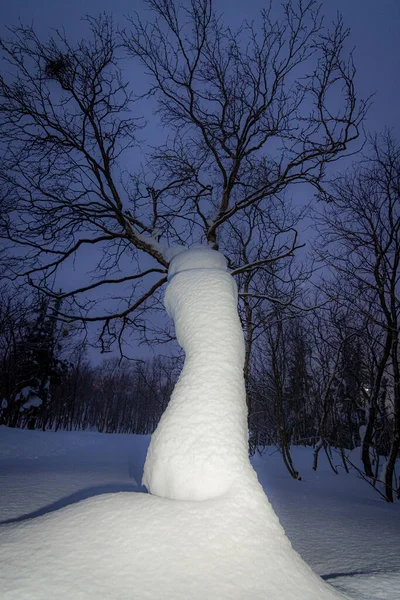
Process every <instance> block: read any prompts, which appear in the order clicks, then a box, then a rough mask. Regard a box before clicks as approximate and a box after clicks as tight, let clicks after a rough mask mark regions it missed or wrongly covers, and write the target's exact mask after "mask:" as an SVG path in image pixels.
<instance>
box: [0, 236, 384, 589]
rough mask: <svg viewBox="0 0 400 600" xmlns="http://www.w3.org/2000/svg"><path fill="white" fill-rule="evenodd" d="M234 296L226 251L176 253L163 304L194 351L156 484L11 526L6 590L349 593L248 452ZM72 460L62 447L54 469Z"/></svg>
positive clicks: (151, 458)
mask: <svg viewBox="0 0 400 600" xmlns="http://www.w3.org/2000/svg"><path fill="white" fill-rule="evenodd" d="M236 303H237V298H236V287H235V284H234V282H233V280H232V277H231V276H230V275H229V274H228V273H227V271H226V262H225V259H224V258H223V257H222V256H221V255H220V254H218V253H217V252H215V251H212V250H210V249H208V248H195V249H193V250H189V251H187V250H186V251H183V252H181V253H177V254H175V256H174V258H173V260H172V262H171V267H170V272H169V285H168V289H167V293H166V306H167V309H168V312H169V314H170V315H171V316H172V317H173V318H174V320H175V324H176V332H177V337H178V340H179V342H180V344H181V345H182V347H183V348H184V350H185V353H186V360H185V366H184V369H183V372H182V375H181V378H180V380H179V382H178V385H177V386H176V389H175V391H174V393H173V396H172V398H171V402H170V404H169V407H168V409H167V411H166V412H165V414H164V416H163V418H162V419H161V421H160V425H159V427H158V428H157V430H156V432H155V434H154V436H153V438H152V441H151V443H150V447H149V450H148V454H147V459H146V464H145V469H144V483H145V485H146V486H147V488H148V489H149V491H150V492H151V493H152V494H144V493H130V492H121V493H118V494H101V495H95V494H90V493H87V494H86V498H87V499H86V500H82V501H81V502H78V503H73V504H72V503H71V502H68V503H67V504H69V506H66V507H64V508H61V509H60V510H57V511H51V510H49V509H51V508H54V505H53V507H51V506H50V507H48V510H47V511H46V513H45V514H42V515H38V516H36V518H34V519H31V520H22V521H21V520H20V521H17V522H14V523H10V522H9V523H8V524H5V525H3V527H2V531H1V541H0V563H1V565H2V571H3V573H2V575H3V579H2V581H1V582H0V590H2V591H1V592H0V594H3V595H2V596H0V597H2V598H7V599H13V600H23V599H28V598H29V600H35V599H38V600H39V599H40V600H44V599H46V598H49V599H50V598H57V599H64V598H65V599H67V598H68V599H74V600H75V599H82V600H84V599H87V600H89V599H90V600H98V599H104V600H105V599H107V600H114V599H115V600H123V599H124V600H128V599H138V600H145V599H149V600H150V599H151V600H158V599H161V598H162V599H165V600H184V599H185V600H186V599H188V598H190V599H191V600H205V599H207V600H228V599H229V600H250V599H251V600H257V599H259V600H340V599H341V598H342V599H343V598H344V596H342V594H341V593H340V592H339V591H337V590H335V589H334V588H332V587H331V586H329V585H328V584H326V583H325V582H324V580H323V579H321V578H320V577H319V576H317V575H316V574H315V573H314V572H313V571H312V570H311V568H310V567H309V566H308V565H307V564H306V563H305V562H304V561H303V560H302V559H301V557H300V555H299V554H297V552H295V551H294V550H293V548H292V546H291V544H290V542H289V539H288V538H287V537H286V535H285V532H284V530H283V528H282V526H281V525H280V523H279V521H278V518H277V517H276V515H275V512H274V510H273V508H272V506H271V505H270V503H269V501H268V499H267V497H266V495H265V493H264V491H263V488H262V486H261V485H260V483H259V481H258V479H257V476H256V473H255V471H254V469H253V467H252V466H251V464H250V461H249V460H248V456H247V426H246V405H245V389H244V382H243V361H244V341H243V334H242V332H241V328H240V322H239V317H238V314H237V308H236ZM33 433H36V432H33ZM85 439H86V440H89V439H90V438H89V437H86V438H85ZM109 439H112V438H109ZM87 453H89V455H90V453H91V449H90V447H87V448H86V449H85V451H84V452H80V456H79V459H78V461H77V464H78V469H79V468H80V467H82V465H84V461H85V458H84V456H85V454H87ZM46 460H48V459H46ZM62 461H63V455H62V454H61V455H60V454H58V456H57V457H56V459H55V462H54V466H55V468H56V465H57V463H62ZM105 464H106V466H108V467H110V465H112V464H113V461H111V463H110V459H106V461H105ZM125 465H126V461H125ZM133 471H134V469H132V471H131V472H133ZM135 483H136V485H137V481H136V480H135ZM124 485H126V484H124ZM122 489H123V488H122ZM98 491H99V490H98ZM103 491H106V490H103ZM36 514H38V513H36ZM331 575H332V574H331ZM331 579H332V576H331ZM386 600H388V599H386Z"/></svg>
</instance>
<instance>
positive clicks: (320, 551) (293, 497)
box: [0, 427, 400, 600]
mask: <svg viewBox="0 0 400 600" xmlns="http://www.w3.org/2000/svg"><path fill="white" fill-rule="evenodd" d="M147 443H148V438H146V437H141V436H129V435H106V434H96V433H89V432H71V433H63V432H58V433H52V432H45V433H43V432H40V431H20V430H11V429H6V428H4V427H2V428H0V489H1V494H0V520H2V521H4V520H5V519H12V518H14V519H18V518H19V517H23V518H24V516H25V517H28V518H27V519H26V520H23V521H21V522H18V521H16V522H15V523H14V524H13V526H12V528H11V530H10V525H12V524H11V523H9V524H8V525H7V527H6V530H7V531H12V536H11V537H12V538H13V539H16V540H17V546H18V548H19V549H21V548H23V547H24V545H25V541H26V542H27V546H26V547H25V549H24V550H23V551H22V554H21V560H20V561H18V560H17V557H16V556H15V557H14V560H15V564H14V566H11V565H10V564H9V565H8V566H7V560H5V561H4V555H6V554H7V550H6V548H5V547H4V546H3V551H4V554H3V555H2V558H1V563H0V598H5V599H10V598H14V599H16V598H18V599H19V600H21V599H24V600H25V598H26V600H29V599H30V598H32V599H35V598H40V600H47V599H53V598H69V599H72V598H85V599H86V598H87V599H89V598H90V599H91V600H97V599H98V598H106V597H107V598H109V599H110V600H112V599H113V598H130V599H135V600H136V599H140V598H142V597H144V598H146V596H141V595H140V594H139V587H138V585H139V584H140V579H141V577H138V574H137V572H136V570H135V569H134V568H133V565H134V560H135V559H133V560H132V557H135V556H136V555H137V554H141V553H143V546H144V544H145V539H144V538H141V539H140V540H139V541H137V540H138V536H137V534H136V533H135V527H134V526H133V523H134V522H135V519H136V517H137V513H136V512H135V509H134V506H133V504H132V502H131V494H126V493H124V492H123V490H127V489H132V490H139V489H140V487H139V486H140V480H139V482H136V479H137V474H141V472H142V470H143V462H144V457H145V454H146V449H147ZM293 455H294V460H295V463H296V466H297V468H298V469H299V470H300V472H301V474H302V481H301V482H298V481H293V480H291V478H290V477H289V475H288V473H287V472H286V470H285V467H284V465H283V462H282V459H281V458H280V456H279V453H278V452H276V450H273V449H267V451H266V452H265V454H264V455H263V456H261V457H260V456H256V457H254V460H253V464H254V466H255V468H256V471H257V473H258V476H259V479H260V481H261V482H262V483H263V486H264V487H265V489H266V491H268V495H269V497H270V499H271V502H272V504H273V507H274V509H275V512H276V513H278V515H279V518H280V520H281V522H282V523H283V525H284V527H285V530H286V533H287V534H288V536H289V538H290V540H291V542H292V543H293V545H294V547H295V548H296V550H298V551H299V552H300V553H301V555H302V558H304V559H305V560H306V561H307V562H308V563H309V564H310V565H311V566H312V568H313V569H314V570H315V571H316V572H317V573H318V574H319V575H322V576H324V578H325V577H326V578H327V579H328V581H329V582H330V583H331V584H332V585H334V586H335V587H337V588H338V589H341V590H343V591H345V592H346V593H347V594H348V595H349V597H350V598H354V599H356V600H378V599H382V600H398V599H399V593H398V590H399V588H400V565H399V562H398V539H399V537H400V510H399V509H400V506H398V505H394V506H390V505H388V504H386V503H385V502H383V501H382V500H381V499H380V498H379V496H378V494H376V492H374V491H373V490H372V489H370V488H369V487H368V486H367V485H366V484H365V483H364V482H362V481H361V480H360V479H358V478H357V476H356V474H355V473H354V472H352V473H350V474H349V475H346V474H345V473H342V474H340V475H339V476H336V475H334V474H333V473H332V471H331V470H330V468H329V465H328V464H327V462H326V461H324V459H323V457H321V462H320V466H319V469H318V471H317V473H314V472H313V471H312V469H311V464H312V452H311V449H306V448H294V449H293ZM107 491H114V492H118V491H121V492H122V493H114V494H112V495H111V494H107V496H101V495H99V494H103V493H105V492H107ZM89 497H92V500H91V501H90V502H91V504H89V505H86V508H85V504H86V503H82V504H81V503H79V504H76V502H79V500H80V499H82V498H89ZM188 504H190V505H197V504H198V503H188ZM200 504H202V503H200ZM80 506H81V508H80V510H78V511H77V512H75V511H76V509H77V508H78V507H80ZM63 507H66V509H65V510H64V509H63V510H62V511H59V509H60V508H63ZM55 511H59V512H55ZM151 511H152V512H153V508H152V509H151ZM37 515H44V517H43V520H42V521H41V519H37V518H36V516H37ZM54 515H58V519H57V520H53V517H54ZM30 517H31V518H32V517H33V518H32V520H29V518H30ZM61 517H62V518H61ZM184 518H185V517H184V516H183V515H180V514H179V515H177V516H176V519H177V521H176V522H177V523H179V526H182V525H183V520H184ZM222 519H223V520H224V519H225V515H223V516H222ZM201 521H202V523H203V525H205V523H204V522H203V520H201ZM157 523H158V520H157V519H156V520H155V521H154V526H153V529H155V528H157ZM35 524H36V525H35ZM200 526H201V525H200ZM200 526H199V527H200ZM148 527H149V530H148V533H147V540H146V545H147V546H149V548H150V547H151V546H153V551H154V553H155V556H156V557H157V552H156V549H155V545H156V541H157V536H159V535H160V533H159V532H157V531H156V532H154V531H151V523H149V524H148ZM37 531H39V534H37V533H36V532H37ZM88 533H89V534H88ZM177 535H179V532H177V531H173V527H172V525H171V532H170V536H171V537H170V542H169V541H168V551H169V555H170V558H171V557H172V556H173V552H174V547H175V545H174V540H175V539H176V536H177ZM214 535H215V536H216V535H217V532H215V533H214ZM6 537H8V535H7V536H6ZM10 539H11V538H10V537H8V541H10ZM4 540H5V538H4V528H1V529H0V545H1V542H3V543H4ZM135 540H136V541H135ZM225 542H226V538H225ZM135 543H139V547H138V548H136V547H135V546H134V544H135ZM196 544H197V542H196V543H195V544H194V548H191V549H189V550H187V547H186V546H185V547H182V548H181V550H182V553H183V552H186V555H187V556H186V557H185V556H183V557H182V556H180V558H179V556H176V559H177V560H178V559H179V560H181V561H182V564H183V566H184V565H185V564H186V563H185V561H188V560H189V558H190V557H191V556H192V557H194V553H193V550H195V549H196ZM59 546H61V548H60V547H59ZM51 548H54V553H53V552H52V551H51ZM140 548H141V550H140ZM164 550H165V548H164ZM160 551H161V549H160ZM165 551H166V550H165ZM225 551H226V550H225ZM54 554H55V556H54ZM61 555H62V556H63V560H64V561H65V562H64V564H62V565H61V560H60V556H61ZM99 555H100V557H99ZM41 557H42V558H44V557H46V562H47V567H43V566H40V563H41ZM102 557H103V558H102ZM105 557H108V558H107V560H108V563H109V566H108V567H107V566H104V564H105V563H106V562H107V560H106V558H105ZM24 561H25V562H24ZM121 561H122V564H120V563H121ZM35 563H37V564H38V565H39V569H41V570H42V576H41V578H40V577H39V576H38V573H37V572H36V565H35ZM119 564H120V566H118V565H119ZM202 564H204V563H202ZM128 567H129V568H128ZM101 568H105V569H106V576H105V577H104V578H103V576H102V574H101ZM157 568H158V567H157ZM46 569H48V570H49V571H51V573H50V578H49V585H48V584H47V582H46V581H45V580H44V579H45V573H44V572H43V570H44V571H45V570H46ZM56 569H59V570H60V573H58V574H57V575H56V578H58V580H59V583H58V585H59V586H60V590H61V591H59V592H58V593H57V594H55V595H54V594H53V591H52V587H51V586H52V579H53V577H54V570H56ZM150 569H151V566H150V565H149V570H150ZM110 570H113V573H112V575H110ZM162 570H164V571H165V570H166V566H165V565H164V567H162ZM7 571H8V574H7ZM189 572H190V571H189ZM77 573H78V577H77ZM99 573H100V578H99V579H98V580H97V578H98V576H99ZM156 575H157V572H156V563H154V565H153V570H152V578H154V577H155V576H156ZM74 577H75V581H74V580H73V578H74ZM110 577H111V579H110ZM274 577H275V580H276V576H275V575H274ZM288 577H290V575H288ZM5 578H10V579H11V580H12V585H13V586H14V587H15V585H16V583H17V582H18V581H19V582H20V583H21V579H22V583H23V585H24V586H25V592H26V590H27V589H28V590H29V595H24V593H23V592H22V591H18V588H17V589H16V590H14V591H13V592H6V591H5V590H6V588H5V584H4V579H5ZM107 579H108V580H107ZM179 579H181V580H182V582H185V581H186V582H187V578H186V577H185V576H184V573H183V574H179ZM203 583H204V582H203ZM102 586H104V589H101V588H102ZM82 587H84V589H83V590H82V589H81V588H82ZM22 589H23V588H22ZM61 594H62V595H61ZM118 594H119V595H118ZM156 597H157V596H156ZM159 597H160V598H163V596H159ZM164 597H165V596H164ZM178 597H179V596H178ZM222 597H223V596H222ZM232 597H233V598H235V595H232ZM245 597H246V596H245ZM264 597H265V600H268V598H269V596H268V595H266V596H264ZM280 597H281V598H284V596H283V595H282V596H280ZM321 597H322V598H323V597H324V596H321Z"/></svg>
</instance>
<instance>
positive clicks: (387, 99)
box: [0, 0, 400, 289]
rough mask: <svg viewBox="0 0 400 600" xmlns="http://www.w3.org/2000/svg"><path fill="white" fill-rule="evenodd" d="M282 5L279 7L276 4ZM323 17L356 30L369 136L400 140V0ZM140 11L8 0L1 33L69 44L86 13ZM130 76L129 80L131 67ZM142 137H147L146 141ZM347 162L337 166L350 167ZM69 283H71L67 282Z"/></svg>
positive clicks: (231, 14) (245, 9) (338, 0)
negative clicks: (19, 32) (18, 30)
mask: <svg viewBox="0 0 400 600" xmlns="http://www.w3.org/2000/svg"><path fill="white" fill-rule="evenodd" d="M277 3H278V2H277ZM322 4H323V13H324V14H325V17H326V20H327V21H331V20H332V19H333V18H335V16H336V14H337V13H338V12H339V13H341V14H342V15H343V19H344V23H345V26H346V27H349V28H350V29H351V31H352V35H351V38H350V43H349V49H351V48H352V47H354V49H355V50H354V61H355V65H356V68H357V77H356V91H357V94H358V96H359V97H360V98H366V97H368V96H370V95H371V94H374V98H373V103H372V106H371V108H370V110H369V113H368V116H367V118H366V120H365V124H364V126H365V129H366V131H367V132H369V133H379V132H382V131H383V130H384V128H385V127H387V128H389V129H391V130H392V132H393V134H394V136H395V137H396V138H397V139H399V138H400V123H399V96H400V1H399V0H379V1H378V0H323V2H322ZM214 6H215V8H216V9H217V11H218V12H223V13H224V15H225V20H226V21H227V22H228V23H229V24H230V25H232V26H233V27H235V26H238V25H239V24H240V23H241V22H242V20H243V19H245V18H247V19H249V20H251V19H253V18H254V19H256V18H257V14H258V11H259V9H261V8H263V7H265V6H266V2H265V0H251V1H247V2H243V1H240V0H215V2H214ZM135 10H137V11H138V12H140V13H141V14H142V16H143V18H144V19H145V18H146V11H145V9H144V4H143V2H141V1H136V2H135V1H132V0H113V1H112V2H111V1H110V0H96V1H94V0H68V1H67V2H65V1H64V2H61V1H59V0H53V2H49V0H35V1H34V0H31V1H29V0H12V1H11V0H6V3H5V6H4V4H3V7H2V11H1V17H2V18H1V22H2V23H3V25H2V26H0V32H1V34H2V35H3V34H4V33H5V26H6V25H17V24H18V22H19V20H20V21H21V22H22V23H23V24H33V26H34V28H35V29H36V31H37V32H38V33H39V35H40V36H41V37H42V38H43V39H46V37H47V36H48V35H49V34H50V32H51V29H54V28H57V27H64V28H65V30H66V33H67V35H68V37H70V39H72V40H74V39H79V38H80V37H81V36H82V35H84V34H85V32H86V25H85V24H82V22H81V18H82V17H84V15H86V14H90V15H92V16H96V15H97V14H99V13H100V12H102V11H106V12H107V13H112V14H113V16H114V19H115V21H116V23H117V24H121V25H123V24H124V15H126V14H129V13H132V12H134V11H135ZM124 68H127V71H126V73H127V74H128V77H129V73H130V72H129V69H130V66H128V63H126V66H124ZM138 76H139V77H140V71H138V70H137V68H135V65H134V64H133V61H132V83H133V84H134V85H133V89H135V86H136V88H137V86H138V85H139V86H140V83H141V82H140V80H138ZM145 117H146V118H147V120H148V122H149V124H148V126H147V129H146V131H145V132H143V136H145V138H146V139H150V140H151V142H152V143H156V141H157V137H158V131H157V126H156V125H155V124H154V123H155V121H154V119H152V117H151V114H149V115H145ZM141 137H142V136H141ZM349 160H350V159H347V160H345V161H344V164H343V163H339V165H338V167H340V168H341V167H342V166H344V165H345V164H346V163H347V164H348V163H349ZM86 271H87V269H85V268H84V265H80V269H78V270H77V271H76V272H75V273H74V275H73V278H74V280H75V284H76V283H77V281H76V280H77V279H78V280H79V279H82V281H83V280H85V279H86V277H87V276H86ZM67 283H68V282H67ZM64 289H65V288H64Z"/></svg>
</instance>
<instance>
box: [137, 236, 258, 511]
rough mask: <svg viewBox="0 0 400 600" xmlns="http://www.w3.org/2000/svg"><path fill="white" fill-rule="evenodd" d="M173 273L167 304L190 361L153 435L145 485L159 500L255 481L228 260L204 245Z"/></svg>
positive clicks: (215, 492) (203, 495)
mask: <svg viewBox="0 0 400 600" xmlns="http://www.w3.org/2000/svg"><path fill="white" fill-rule="evenodd" d="M169 274H170V281H169V284H168V287H167V290H166V293H165V300H164V301H165V306H166V308H167V311H168V314H169V315H170V316H171V317H172V318H173V319H174V322H175V332H176V336H177V339H178V342H179V344H180V345H181V346H182V348H183V349H184V351H185V355H186V358H185V364H184V367H183V370H182V373H181V375H180V378H179V381H178V383H177V385H176V386H175V389H174V391H173V393H172V396H171V400H170V402H169V404H168V407H167V409H166V411H165V412H164V414H163V416H162V418H161V420H160V423H159V425H158V427H157V429H156V431H155V433H154V434H153V436H152V439H151V442H150V446H149V451H148V455H147V459H146V464H145V468H144V475H143V484H144V485H145V486H146V487H147V489H148V490H149V491H150V492H151V493H152V494H155V495H157V496H162V497H165V498H172V499H178V500H205V499H208V498H213V497H216V496H219V495H222V494H225V493H226V492H227V491H228V490H229V488H230V486H231V485H232V483H233V482H234V481H235V480H236V479H238V478H242V477H243V476H246V477H248V478H249V479H250V480H254V479H255V474H254V471H253V469H252V467H251V465H250V462H249V459H248V441H247V440H248V430H247V407H246V401H245V386H244V378H243V364H244V355H245V348H244V340H243V331H242V327H241V323H240V320H239V316H238V313H237V290H236V284H235V281H234V280H233V278H232V276H231V275H230V274H229V273H228V272H227V271H226V260H225V258H224V257H223V256H222V254H220V253H219V252H216V251H214V250H211V249H210V248H207V247H200V248H199V247H197V248H194V249H191V250H187V251H185V252H181V253H180V254H178V255H176V256H175V257H174V258H173V259H172V261H171V264H170V269H169Z"/></svg>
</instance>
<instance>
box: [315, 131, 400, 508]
mask: <svg viewBox="0 0 400 600" xmlns="http://www.w3.org/2000/svg"><path fill="white" fill-rule="evenodd" d="M323 197H324V198H325V199H326V200H328V201H329V204H328V206H327V208H326V211H325V214H324V217H323V231H322V232H323V236H324V244H325V251H324V253H323V257H324V260H325V261H326V262H327V263H328V264H329V265H330V266H331V268H332V270H333V271H334V272H335V273H339V274H340V279H341V280H342V281H344V282H345V285H344V286H342V289H344V291H345V294H343V296H342V301H343V302H345V303H346V304H347V305H348V306H350V307H351V309H352V311H353V312H354V313H360V314H361V315H363V316H364V317H365V319H366V320H367V321H369V322H370V323H372V324H373V325H374V326H376V327H378V328H380V329H381V333H382V335H381V344H380V350H379V353H378V354H376V366H375V375H374V379H373V381H372V385H371V387H369V386H368V390H365V391H366V392H367V393H368V411H367V424H366V430H365V434H364V439H363V450H362V458H363V463H364V469H365V474H366V475H367V476H368V477H371V478H372V477H373V476H374V473H373V469H372V465H371V457H370V449H371V448H372V447H374V445H375V432H376V424H377V418H378V414H379V411H380V407H381V400H380V399H381V396H382V391H383V388H384V389H385V390H386V389H387V386H388V383H389V386H390V389H391V393H390V395H389V394H387V393H386V392H385V394H384V395H385V397H386V407H385V411H387V412H388V413H389V414H390V421H391V424H392V432H391V443H390V450H389V454H388V458H387V466H386V473H385V482H386V497H387V499H388V500H389V501H390V502H392V501H393V489H394V487H395V480H394V469H395V463H396V459H397V457H398V453H399V448H400V364H399V325H400V322H399V317H400V312H399V311H400V299H399V277H400V147H399V145H398V143H397V142H396V141H395V140H394V139H393V137H392V136H391V135H390V134H385V135H384V136H381V137H376V138H374V139H373V140H372V142H371V145H370V154H369V156H366V157H365V158H364V159H363V160H362V161H361V162H359V163H358V164H357V165H356V166H355V167H354V168H353V169H352V170H350V171H349V172H348V173H347V174H346V175H344V176H343V177H340V178H338V179H337V181H336V182H335V184H334V185H333V188H332V190H331V192H330V193H326V194H324V196H323Z"/></svg>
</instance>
